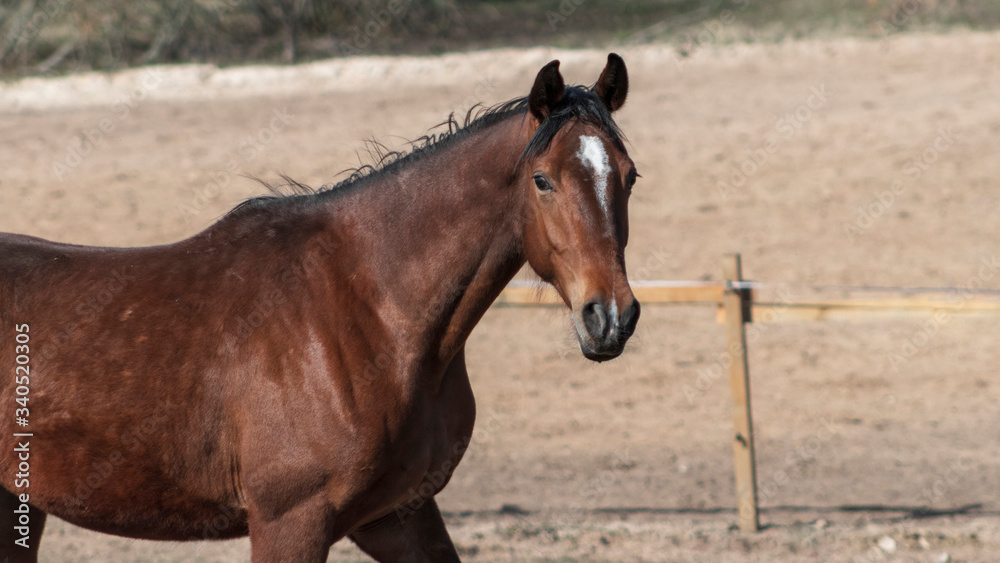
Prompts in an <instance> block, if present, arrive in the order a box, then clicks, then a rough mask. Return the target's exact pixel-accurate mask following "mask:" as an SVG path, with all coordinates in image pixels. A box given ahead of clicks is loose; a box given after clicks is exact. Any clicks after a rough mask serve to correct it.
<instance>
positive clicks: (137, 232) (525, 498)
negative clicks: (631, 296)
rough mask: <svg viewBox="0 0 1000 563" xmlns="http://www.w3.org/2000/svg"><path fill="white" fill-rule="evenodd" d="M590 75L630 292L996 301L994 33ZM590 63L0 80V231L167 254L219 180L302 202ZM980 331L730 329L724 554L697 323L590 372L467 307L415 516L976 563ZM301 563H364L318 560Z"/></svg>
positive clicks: (673, 548)
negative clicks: (739, 456)
mask: <svg viewBox="0 0 1000 563" xmlns="http://www.w3.org/2000/svg"><path fill="white" fill-rule="evenodd" d="M619 51H620V52H621V53H622V54H623V55H624V57H625V60H626V62H627V63H628V65H629V71H630V74H631V77H632V90H631V93H630V97H629V100H628V103H627V104H626V106H625V108H624V109H623V110H622V111H621V112H620V115H619V116H618V121H619V123H620V125H621V126H622V128H623V130H624V131H625V133H626V134H627V135H628V137H629V139H630V142H631V148H630V151H631V154H632V155H633V157H634V159H635V160H636V162H637V165H638V168H639V172H640V173H641V174H642V176H643V178H642V179H641V180H640V182H639V184H638V186H637V188H636V192H635V196H634V197H633V199H632V207H631V218H632V235H631V236H632V238H631V243H630V246H629V249H628V254H627V261H628V265H629V269H630V275H631V277H632V278H636V279H712V278H717V277H718V276H719V269H720V266H719V260H720V256H721V255H722V254H723V253H725V252H734V251H738V252H741V253H743V256H744V269H745V274H746V276H747V277H748V278H749V279H753V280H757V281H761V282H765V283H787V284H789V286H788V287H789V292H790V293H791V295H793V296H794V295H795V292H796V291H798V290H797V289H796V288H806V287H809V286H814V285H824V286H831V285H884V286H953V287H966V286H968V285H970V284H971V285H973V286H976V287H979V286H982V287H986V288H998V289H1000V276H998V275H996V274H997V270H998V269H1000V245H998V242H1000V190H998V189H997V188H996V187H995V186H994V185H992V183H993V179H994V178H997V177H1000V160H998V159H997V158H996V154H997V139H998V135H1000V75H998V74H997V72H996V70H997V68H998V67H1000V35H998V34H973V33H966V32H956V33H952V34H948V35H942V36H938V35H910V36H895V37H891V38H888V39H884V40H854V39H842V40H829V41H808V42H788V43H782V44H777V45H737V46H726V47H709V46H705V47H701V48H697V46H696V48H694V49H693V50H690V52H689V53H688V56H686V57H683V58H682V57H680V56H679V55H677V54H675V52H674V51H673V50H672V49H670V48H669V47H665V46H643V47H631V48H622V49H619ZM605 55H606V53H604V52H599V51H576V52H557V51H552V50H547V49H534V50H500V51H489V52H483V53H474V54H470V55H449V56H445V57H438V58H428V59H419V58H395V59H352V60H348V61H334V62H328V63H317V64H313V65H307V66H303V67H293V68H290V69H289V68H283V69H267V68H247V69H229V70H225V71H222V70H217V69H212V68H210V67H167V68H160V69H154V70H152V71H149V70H140V71H133V72H130V73H126V74H123V75H118V76H115V77H106V76H103V75H95V76H79V77H70V78H68V79H58V80H32V81H27V82H23V83H18V84H6V85H0V231H12V232H21V233H28V234H32V235H37V236H42V237H45V238H49V239H54V240H60V241H68V242H75V243H82V244H101V245H116V246H131V245H148V244H157V243H165V242H170V241H174V240H177V239H180V238H183V237H186V236H189V235H192V234H194V233H196V232H198V231H199V230H200V229H202V228H204V227H205V226H207V225H209V224H210V223H211V222H213V221H214V220H216V219H217V218H218V217H219V216H220V215H221V214H222V213H224V212H225V211H226V210H228V209H229V208H231V207H232V206H233V205H235V204H236V203H237V202H239V201H240V200H242V199H243V198H245V197H248V196H250V195H255V194H258V193H260V192H261V189H260V188H259V186H258V185H256V184H255V183H253V182H251V181H249V180H246V179H245V178H243V177H241V176H240V175H239V174H257V175H262V176H265V177H272V178H273V177H275V176H276V174H277V173H278V172H284V173H287V174H289V175H291V176H292V177H294V178H296V179H298V180H300V181H303V182H307V183H313V184H317V185H318V184H322V183H325V182H329V181H331V180H333V179H334V178H335V176H336V174H337V172H338V171H340V170H342V169H344V168H347V167H350V166H353V165H356V164H357V163H358V156H357V153H358V151H362V152H363V150H364V145H363V143H362V140H363V139H364V138H365V137H368V136H374V137H376V138H378V139H381V140H383V141H385V142H387V143H388V144H390V145H394V146H396V145H400V144H401V143H402V140H403V139H408V138H415V137H418V136H420V135H422V134H423V133H425V132H426V131H427V129H428V128H429V127H430V126H432V125H434V124H435V123H439V122H441V121H442V120H443V119H444V118H445V117H446V116H447V114H448V113H449V112H451V111H460V110H463V109H464V108H467V107H469V106H470V105H472V104H473V103H476V102H486V103H493V102H497V101H502V100H505V99H508V98H510V97H513V96H516V95H524V94H526V93H527V88H528V87H529V86H530V83H531V80H532V78H533V75H534V73H535V72H536V71H537V69H538V68H539V67H540V66H541V65H542V64H544V63H545V62H547V61H548V60H550V59H551V58H557V57H558V58H561V59H562V60H563V62H564V64H563V72H564V75H565V76H566V77H567V79H568V80H569V81H570V82H584V83H590V82H592V81H593V80H594V79H595V78H596V76H597V73H598V72H599V70H600V69H601V68H602V66H603V61H604V57H605ZM102 122H103V124H104V125H105V126H109V127H105V129H106V131H105V132H103V133H100V134H99V135H98V134H96V133H93V131H94V130H95V129H96V130H97V131H100V128H101V126H102ZM88 136H89V139H88ZM83 153H86V154H83ZM234 170H235V171H236V172H238V173H239V174H235V173H233V171H234ZM997 324H998V319H997V318H996V317H990V316H979V317H976V316H962V315H954V316H947V317H945V318H944V319H938V320H937V321H934V320H933V319H931V318H930V317H927V316H920V315H903V314H898V315H885V316H881V317H873V318H871V319H865V320H853V321H840V322H771V323H762V324H759V325H757V329H756V332H755V336H754V338H753V339H752V341H751V343H750V365H751V374H752V378H753V400H754V415H755V423H756V430H757V441H758V442H757V445H758V478H759V482H760V486H761V505H762V506H763V507H764V509H763V512H762V516H761V519H762V522H763V524H764V525H765V529H764V530H762V531H761V532H759V533H756V534H746V533H741V532H739V531H737V530H735V529H734V524H735V521H736V517H735V510H734V505H735V502H734V491H733V478H732V458H731V448H730V442H729V435H730V430H731V421H730V397H729V389H728V386H727V385H726V382H725V378H724V377H718V376H717V374H718V368H717V363H718V358H719V355H720V352H722V351H723V348H724V334H723V330H722V328H721V327H720V326H719V325H717V324H716V323H715V316H714V311H713V310H712V309H708V308H702V307H696V306H684V307H676V306H675V307H666V306H660V307H657V306H647V307H645V308H644V309H643V315H642V320H641V321H640V329H639V332H638V334H637V337H636V338H634V339H633V343H632V344H630V350H628V351H627V353H626V354H625V355H624V356H623V357H622V358H621V359H619V360H616V361H614V362H610V363H606V364H602V365H596V364H592V363H588V362H587V361H586V360H584V359H583V358H582V356H581V355H580V354H579V351H578V350H577V349H575V344H574V343H573V340H572V337H571V329H570V324H569V321H568V315H567V313H566V311H564V310H561V309H513V308H494V309H492V310H491V311H490V312H489V313H488V314H487V315H486V317H485V318H484V320H483V321H482V323H481V324H480V326H479V327H478V328H477V330H476V331H475V333H474V334H473V335H472V338H471V340H470V342H469V350H468V360H469V369H470V373H471V376H472V379H473V388H474V390H475V392H476V395H477V400H478V405H479V419H478V422H477V428H476V434H475V436H474V439H473V442H472V445H471V447H470V449H469V452H468V454H467V456H466V458H465V460H464V461H463V463H462V465H461V466H460V467H459V468H458V470H457V472H456V475H455V477H454V479H453V481H452V482H451V484H450V485H449V486H448V488H447V489H446V490H445V491H444V492H443V493H442V494H441V495H440V496H439V500H440V505H441V507H442V510H444V511H445V512H446V513H447V515H446V516H447V520H448V522H449V527H450V530H451V533H452V535H453V537H454V539H455V541H456V543H457V544H458V545H459V546H460V549H461V550H462V553H463V556H464V558H465V559H466V560H469V561H507V560H514V561H521V560H560V561H562V560H577V559H580V560H593V561H624V560H645V561H928V562H930V561H948V560H950V561H995V560H997V559H998V558H1000V448H998V447H997V446H998V442H1000V430H998V429H1000V409H998V408H997V407H996V405H997V404H998V402H1000V383H998V382H997V381H995V376H996V371H995V370H996V366H997V365H998V360H1000V350H998V349H997V347H996V346H995V342H996V338H995V335H996V331H997ZM713 374H716V375H713ZM922 508H930V509H932V510H931V511H926V510H924V511H921V510H920V509H922ZM42 555H43V560H45V561H60V562H62V561H236V560H246V559H248V558H249V542H248V541H246V540H240V541H231V542H223V543H201V544H173V543H156V542H144V541H132V540H125V539H121V538H114V537H109V536H103V535H99V534H95V533H91V532H88V531H85V530H81V529H79V528H75V527H73V526H70V525H68V524H66V523H64V522H61V521H59V520H55V519H51V520H50V524H49V527H48V529H47V531H46V534H45V536H44V540H43V542H42ZM331 560H336V561H351V560H366V558H365V557H364V556H363V555H362V554H361V553H360V552H358V551H357V550H356V549H355V548H354V547H353V546H351V545H349V544H348V543H346V542H342V543H340V544H338V545H336V546H334V549H333V550H332V552H331Z"/></svg>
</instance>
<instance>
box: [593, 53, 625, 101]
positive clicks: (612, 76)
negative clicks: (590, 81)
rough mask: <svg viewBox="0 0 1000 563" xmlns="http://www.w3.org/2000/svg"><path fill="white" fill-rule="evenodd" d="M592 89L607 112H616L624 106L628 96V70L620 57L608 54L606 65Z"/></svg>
mask: <svg viewBox="0 0 1000 563" xmlns="http://www.w3.org/2000/svg"><path fill="white" fill-rule="evenodd" d="M594 89H595V90H596V91H597V97H598V98H600V99H601V101H602V102H604V105H605V106H607V108H608V111H612V112H613V111H617V110H618V108H620V107H622V106H623V105H625V97H626V96H628V70H626V69H625V61H623V60H622V58H621V57H619V56H618V55H616V54H615V53H609V54H608V64H607V66H605V67H604V71H603V72H601V77H600V78H598V79H597V84H596V85H595V86H594Z"/></svg>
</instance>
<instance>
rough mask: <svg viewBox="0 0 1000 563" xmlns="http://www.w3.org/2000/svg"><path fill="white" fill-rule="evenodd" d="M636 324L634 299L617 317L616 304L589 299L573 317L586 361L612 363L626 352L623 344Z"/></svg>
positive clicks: (636, 305) (636, 313)
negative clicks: (611, 361) (610, 361)
mask: <svg viewBox="0 0 1000 563" xmlns="http://www.w3.org/2000/svg"><path fill="white" fill-rule="evenodd" d="M638 322H639V302H638V301H636V300H635V299H632V301H631V302H630V303H629V304H628V306H627V307H625V308H624V309H623V310H622V311H621V312H620V313H619V312H618V306H617V304H616V303H615V302H611V303H610V304H606V303H604V302H603V301H602V300H600V299H591V300H590V301H588V302H587V303H586V304H584V306H583V307H581V308H580V310H579V311H578V312H574V314H573V324H574V325H575V326H576V336H577V339H578V340H579V341H580V350H582V351H583V355H584V356H585V357H586V358H587V359H588V360H593V361H595V362H603V361H606V360H613V359H614V358H617V357H618V356H620V355H621V353H622V351H624V350H625V343H626V342H628V339H629V337H631V336H632V333H634V332H635V326H636V324H637V323H638Z"/></svg>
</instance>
